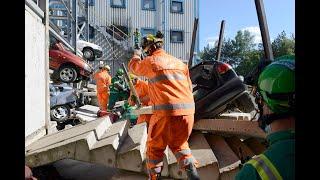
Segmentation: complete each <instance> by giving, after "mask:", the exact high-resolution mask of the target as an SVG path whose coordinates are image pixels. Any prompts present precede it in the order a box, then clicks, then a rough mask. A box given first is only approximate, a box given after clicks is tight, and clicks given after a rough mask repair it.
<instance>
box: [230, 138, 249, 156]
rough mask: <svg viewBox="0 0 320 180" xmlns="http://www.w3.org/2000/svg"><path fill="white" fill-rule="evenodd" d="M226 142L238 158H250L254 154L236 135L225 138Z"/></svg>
mask: <svg viewBox="0 0 320 180" xmlns="http://www.w3.org/2000/svg"><path fill="white" fill-rule="evenodd" d="M225 140H226V142H227V143H228V145H229V146H230V148H231V149H232V151H233V152H234V153H235V154H236V155H237V156H238V158H240V159H241V158H244V159H247V158H251V157H253V156H254V153H253V152H252V151H251V149H250V148H249V147H248V146H247V145H245V144H244V143H243V142H242V141H241V140H240V139H239V138H238V137H236V136H232V137H228V138H225Z"/></svg>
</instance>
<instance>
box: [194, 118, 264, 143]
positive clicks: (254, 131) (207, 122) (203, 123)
mask: <svg viewBox="0 0 320 180" xmlns="http://www.w3.org/2000/svg"><path fill="white" fill-rule="evenodd" d="M193 129H195V130H200V131H207V132H213V133H226V134H233V135H242V136H249V137H257V138H263V139H264V138H266V133H265V132H263V131H262V129H261V128H259V126H258V122H257V121H243V120H230V119H200V120H196V121H195V123H194V126H193Z"/></svg>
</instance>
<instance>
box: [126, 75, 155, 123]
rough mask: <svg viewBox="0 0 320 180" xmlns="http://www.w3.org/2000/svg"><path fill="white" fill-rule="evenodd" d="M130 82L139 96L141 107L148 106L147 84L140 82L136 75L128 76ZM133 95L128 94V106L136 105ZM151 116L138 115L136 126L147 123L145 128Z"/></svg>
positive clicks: (149, 103)
mask: <svg viewBox="0 0 320 180" xmlns="http://www.w3.org/2000/svg"><path fill="white" fill-rule="evenodd" d="M130 80H131V81H132V84H133V85H134V88H135V89H136V92H137V95H138V96H139V99H140V101H141V105H142V106H150V105H152V104H151V101H150V97H149V88H148V82H146V81H143V80H140V79H139V78H138V77H137V76H136V75H134V74H132V73H131V74H130ZM134 98H135V97H134V95H133V93H132V92H130V98H129V100H128V102H129V104H130V106H133V105H135V104H136V101H135V99H134ZM151 115H152V114H141V115H139V117H138V119H137V123H136V124H140V123H143V122H146V123H147V126H148V125H149V121H150V118H151Z"/></svg>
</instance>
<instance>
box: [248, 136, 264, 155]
mask: <svg viewBox="0 0 320 180" xmlns="http://www.w3.org/2000/svg"><path fill="white" fill-rule="evenodd" d="M243 143H244V144H245V145H247V146H248V147H249V148H250V149H251V150H252V152H253V153H254V154H255V155H259V154H261V153H263V152H264V151H265V150H266V149H267V148H266V146H265V145H263V144H262V143H261V142H260V141H259V140H258V139H256V138H248V139H246V140H244V141H243Z"/></svg>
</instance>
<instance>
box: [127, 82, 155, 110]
mask: <svg viewBox="0 0 320 180" xmlns="http://www.w3.org/2000/svg"><path fill="white" fill-rule="evenodd" d="M134 88H135V89H136V92H137V95H138V96H139V99H140V101H141V105H143V106H148V105H151V102H150V97H149V90H148V82H146V81H142V80H137V83H136V84H135V85H134ZM131 96H132V92H131V93H130V100H129V104H130V105H131V106H132V105H134V104H135V102H134V101H133V100H132V99H131Z"/></svg>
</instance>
